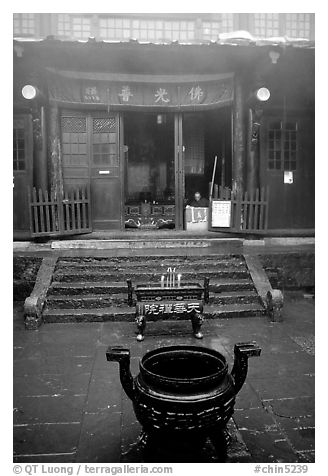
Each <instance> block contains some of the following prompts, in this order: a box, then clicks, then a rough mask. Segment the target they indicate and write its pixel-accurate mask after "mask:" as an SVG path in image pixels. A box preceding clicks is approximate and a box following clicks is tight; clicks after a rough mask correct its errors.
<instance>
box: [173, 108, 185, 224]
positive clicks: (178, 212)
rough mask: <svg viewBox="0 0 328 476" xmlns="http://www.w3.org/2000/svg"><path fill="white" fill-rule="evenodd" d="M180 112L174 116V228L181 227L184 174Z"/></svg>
mask: <svg viewBox="0 0 328 476" xmlns="http://www.w3.org/2000/svg"><path fill="white" fill-rule="evenodd" d="M182 120H183V119H182V114H176V115H175V118H174V163H175V229H176V230H182V229H183V213H184V197H185V174H184V146H183V130H182Z"/></svg>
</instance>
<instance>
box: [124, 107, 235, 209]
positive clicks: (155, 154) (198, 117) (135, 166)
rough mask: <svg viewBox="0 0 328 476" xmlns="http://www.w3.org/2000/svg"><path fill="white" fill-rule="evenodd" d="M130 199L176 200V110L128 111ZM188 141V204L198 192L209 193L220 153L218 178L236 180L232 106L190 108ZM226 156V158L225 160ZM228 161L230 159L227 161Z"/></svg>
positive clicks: (129, 201) (186, 120)
mask: <svg viewBox="0 0 328 476" xmlns="http://www.w3.org/2000/svg"><path fill="white" fill-rule="evenodd" d="M124 144H125V146H126V147H125V161H126V162H125V203H126V204H132V203H141V202H145V201H147V202H149V203H156V204H162V203H172V204H174V201H175V168H174V114H173V113H167V114H163V113H162V114H159V113H158V114H156V113H138V112H129V113H127V114H125V116H124ZM183 144H184V170H185V200H186V203H187V202H188V201H189V200H190V199H191V198H192V197H193V195H194V193H195V192H196V191H199V192H200V193H201V195H202V196H204V197H206V198H208V195H209V182H210V181H211V178H212V172H213V165H214V157H215V156H216V155H217V156H218V162H217V170H216V175H215V182H216V183H219V184H221V185H224V186H229V185H230V183H231V111H230V109H229V108H222V109H219V110H213V111H206V112H196V113H185V114H184V115H183ZM223 158H224V161H223V160H222V159H223ZM223 162H224V163H223Z"/></svg>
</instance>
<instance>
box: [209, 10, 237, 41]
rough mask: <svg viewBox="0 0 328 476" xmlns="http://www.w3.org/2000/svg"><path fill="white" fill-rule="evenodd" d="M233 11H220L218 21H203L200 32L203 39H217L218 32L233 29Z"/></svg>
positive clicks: (226, 31)
mask: <svg viewBox="0 0 328 476" xmlns="http://www.w3.org/2000/svg"><path fill="white" fill-rule="evenodd" d="M233 18H234V17H233V13H221V20H220V21H203V23H202V34H203V39H204V40H217V39H218V37H219V34H220V33H228V32H230V31H233V29H234V23H233Z"/></svg>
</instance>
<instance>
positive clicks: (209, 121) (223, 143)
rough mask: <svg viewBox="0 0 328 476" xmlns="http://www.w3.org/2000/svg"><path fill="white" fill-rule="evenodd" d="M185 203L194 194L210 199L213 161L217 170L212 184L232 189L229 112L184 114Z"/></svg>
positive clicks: (227, 110) (229, 110) (228, 109)
mask: <svg viewBox="0 0 328 476" xmlns="http://www.w3.org/2000/svg"><path fill="white" fill-rule="evenodd" d="M183 144H184V169H185V199H186V201H187V202H188V201H190V200H191V199H192V198H193V196H194V193H195V192H196V191H198V192H200V193H201V195H202V196H203V197H205V198H209V184H210V182H211V180H212V173H213V165H214V158H215V156H217V158H218V160H217V168H216V174H215V177H214V183H216V184H218V185H222V186H223V187H231V166H232V160H231V158H232V146H231V109H230V108H224V109H219V110H213V111H206V112H198V113H186V114H184V116H183Z"/></svg>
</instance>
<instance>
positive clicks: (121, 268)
mask: <svg viewBox="0 0 328 476" xmlns="http://www.w3.org/2000/svg"><path fill="white" fill-rule="evenodd" d="M168 267H171V268H172V269H174V268H175V270H176V273H181V274H183V273H188V272H191V271H192V272H195V273H198V272H199V271H203V270H204V269H206V270H209V271H216V270H229V269H231V270H244V271H247V265H246V263H245V262H243V261H236V262H230V261H209V262H207V263H202V262H197V263H192V262H184V263H183V262H181V263H180V264H176V263H175V264H173V265H172V264H170V263H167V264H163V263H160V262H156V261H154V262H153V261H151V260H149V261H148V262H147V263H145V264H139V263H133V262H132V263H103V264H86V263H69V264H62V263H61V264H60V265H59V266H58V265H57V267H56V272H58V273H72V272H82V271H83V272H85V273H93V272H101V273H126V272H128V273H139V272H141V273H142V272H145V271H147V270H149V269H151V270H152V271H153V272H154V271H156V272H158V273H161V274H164V273H166V272H167V269H168Z"/></svg>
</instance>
